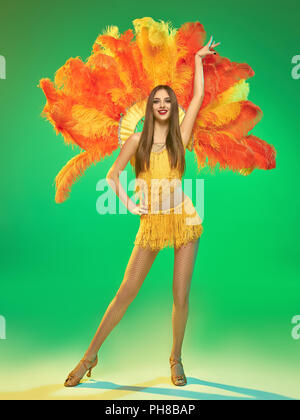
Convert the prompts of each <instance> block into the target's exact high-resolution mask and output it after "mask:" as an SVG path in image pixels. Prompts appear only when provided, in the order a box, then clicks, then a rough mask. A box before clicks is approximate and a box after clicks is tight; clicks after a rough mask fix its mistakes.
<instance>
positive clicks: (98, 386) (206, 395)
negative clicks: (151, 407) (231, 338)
mask: <svg viewBox="0 0 300 420" xmlns="http://www.w3.org/2000/svg"><path fill="white" fill-rule="evenodd" d="M187 380H188V383H187V385H185V386H183V387H176V386H175V385H173V384H172V382H171V380H170V378H169V377H166V376H163V377H157V378H154V379H150V380H148V381H145V382H143V383H139V384H135V385H120V384H116V383H114V382H110V381H99V380H93V379H90V380H83V381H82V382H81V383H80V384H79V385H77V386H76V387H73V388H65V387H64V386H63V384H54V385H42V386H39V387H35V388H32V389H27V390H24V391H15V392H14V391H10V392H0V399H5V400H6V399H12V400H14V399H25V400H32V399H42V400H47V399H59V400H65V399H67V400H69V399H71V400H78V399H85V400H118V399H119V400H122V399H128V400H130V399H131V400H136V395H135V394H136V393H137V392H139V393H141V395H140V398H138V399H139V400H148V399H149V400H151V399H165V400H167V399H170V397H171V399H182V400H185V399H186V400H190V399H194V400H251V401H252V400H295V399H294V398H289V397H286V396H283V395H280V394H275V393H272V392H266V391H260V390H258V389H251V388H245V387H239V386H233V385H227V384H220V383H218V382H209V381H204V380H201V379H198V378H195V377H187ZM164 385H165V387H164ZM170 386H171V388H170ZM198 386H199V388H201V387H203V386H205V387H206V388H207V387H210V388H213V389H214V391H213V392H203V391H201V389H199V390H197V389H195V388H197V387H198ZM80 389H81V390H82V391H83V390H88V389H90V390H91V391H92V390H98V391H99V392H91V393H90V394H87V393H86V392H80ZM218 389H219V390H223V391H227V392H232V393H235V394H236V395H224V394H222V393H218V391H217V390H218ZM130 397H132V398H130Z"/></svg>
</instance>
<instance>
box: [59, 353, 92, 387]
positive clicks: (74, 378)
mask: <svg viewBox="0 0 300 420" xmlns="http://www.w3.org/2000/svg"><path fill="white" fill-rule="evenodd" d="M80 363H82V364H83V366H84V367H85V369H86V370H87V371H88V372H87V374H86V376H88V377H89V378H90V377H91V374H92V369H93V368H94V367H95V366H96V365H97V363H98V355H96V357H95V359H94V360H93V361H92V360H87V359H84V358H83V359H81V360H80V362H79V364H80ZM84 375H85V373H84V374H83V375H82V376H78V375H76V374H75V369H74V370H72V372H70V373H69V376H68V377H67V379H66V380H65V383H64V386H66V387H71V386H76V385H78V384H79V382H80V381H81V379H82V378H83V377H84Z"/></svg>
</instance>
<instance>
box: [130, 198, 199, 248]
mask: <svg viewBox="0 0 300 420" xmlns="http://www.w3.org/2000/svg"><path fill="white" fill-rule="evenodd" d="M202 232H203V226H202V220H201V218H200V217H199V215H198V213H197V211H196V209H195V207H194V205H193V203H192V201H191V199H190V198H189V197H188V196H186V198H185V199H184V201H183V202H182V203H180V204H178V205H177V206H176V207H173V208H171V209H169V210H168V212H166V213H164V212H160V213H153V214H151V213H148V214H143V215H141V216H140V227H139V230H138V232H137V235H136V238H135V241H134V244H135V245H139V246H141V247H143V248H151V249H152V250H158V249H162V248H165V247H172V248H179V247H180V246H182V245H185V244H187V243H188V242H190V241H195V240H197V239H198V238H199V237H200V236H201V234H202Z"/></svg>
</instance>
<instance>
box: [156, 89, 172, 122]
mask: <svg viewBox="0 0 300 420" xmlns="http://www.w3.org/2000/svg"><path fill="white" fill-rule="evenodd" d="M170 113H171V98H170V97H169V94H168V92H167V91H166V90H165V89H160V90H158V91H157V92H156V94H155V95H154V98H153V115H154V118H156V119H157V120H159V121H165V120H168V119H169V118H170Z"/></svg>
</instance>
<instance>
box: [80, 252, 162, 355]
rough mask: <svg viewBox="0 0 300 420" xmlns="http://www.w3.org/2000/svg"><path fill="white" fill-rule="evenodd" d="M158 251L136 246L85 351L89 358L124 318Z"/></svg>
mask: <svg viewBox="0 0 300 420" xmlns="http://www.w3.org/2000/svg"><path fill="white" fill-rule="evenodd" d="M158 252H159V250H157V251H153V250H151V249H150V248H147V249H146V248H142V247H140V246H138V245H135V246H134V248H133V251H132V253H131V256H130V259H129V262H128V264H127V267H126V270H125V274H124V278H123V281H122V283H121V285H120V288H119V290H118V291H117V293H116V295H115V297H114V298H113V300H112V301H111V303H110V304H109V306H108V308H107V309H106V312H105V314H104V316H103V318H102V320H101V322H100V325H99V327H98V330H97V332H96V334H95V336H94V338H93V340H92V342H91V344H90V345H89V347H88V350H87V351H86V353H85V357H86V358H87V359H88V360H92V359H93V358H94V357H95V356H96V354H97V353H98V351H99V349H100V347H101V345H102V344H103V342H104V340H105V339H106V337H107V336H108V335H109V333H110V332H111V331H112V329H113V328H114V327H115V326H116V325H117V324H118V323H119V321H120V320H121V319H122V317H123V315H124V313H125V312H126V309H127V308H128V306H129V305H130V303H131V302H132V301H133V300H134V298H135V297H136V295H137V293H138V291H139V289H140V287H141V286H142V284H143V282H144V280H145V278H146V276H147V274H148V272H149V270H150V268H151V266H152V264H153V262H154V260H155V258H156V256H157V254H158Z"/></svg>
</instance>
